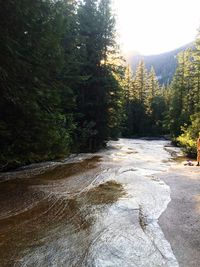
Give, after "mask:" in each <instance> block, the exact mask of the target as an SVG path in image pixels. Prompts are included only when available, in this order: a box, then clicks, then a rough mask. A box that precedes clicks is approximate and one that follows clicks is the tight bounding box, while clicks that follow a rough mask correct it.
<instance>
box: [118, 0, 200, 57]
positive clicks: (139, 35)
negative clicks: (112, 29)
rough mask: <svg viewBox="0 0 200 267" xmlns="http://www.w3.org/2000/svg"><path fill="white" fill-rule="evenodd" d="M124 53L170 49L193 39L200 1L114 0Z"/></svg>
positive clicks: (156, 51) (199, 13) (195, 32)
mask: <svg viewBox="0 0 200 267" xmlns="http://www.w3.org/2000/svg"><path fill="white" fill-rule="evenodd" d="M113 2H114V11H115V13H116V15H117V29H118V32H119V38H120V43H121V44H122V48H123V51H124V53H126V54H132V53H133V52H139V53H141V54H143V55H150V54H159V53H163V52H167V51H170V50H173V49H176V48H178V47H181V46H182V45H185V44H187V43H190V42H192V41H193V40H194V39H195V36H196V34H197V29H198V28H199V26H200V0H113Z"/></svg>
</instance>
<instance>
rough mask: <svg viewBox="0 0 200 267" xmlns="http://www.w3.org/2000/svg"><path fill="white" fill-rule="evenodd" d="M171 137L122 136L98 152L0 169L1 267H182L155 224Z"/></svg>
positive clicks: (162, 204) (166, 195) (164, 200)
mask: <svg viewBox="0 0 200 267" xmlns="http://www.w3.org/2000/svg"><path fill="white" fill-rule="evenodd" d="M170 150H171V151H175V150H176V149H175V148H172V147H170V145H169V142H168V141H163V140H139V139H120V140H118V141H111V142H109V143H108V147H107V148H106V149H104V150H102V151H100V152H99V153H96V154H80V155H77V156H74V157H70V158H69V159H68V160H66V161H63V162H54V163H51V164H48V163H46V164H44V166H43V165H42V164H40V165H37V164H36V165H33V166H31V167H28V168H24V169H21V170H19V171H16V172H12V173H4V174H1V175H0V180H1V182H0V259H1V262H0V265H1V266H2V267H10V266H12V267H13V266H17V267H18V266H23V267H25V266H28V267H30V266H31V267H108V266H109V267H118V266H120V267H121V266H123V267H129V266H131V267H132V266H134V267H135V266H137V267H158V266H160V267H161V266H163V267H164V266H165V267H177V266H178V262H177V260H176V258H175V256H174V254H173V252H172V249H171V246H170V244H169V243H168V241H167V240H166V239H165V236H164V234H163V232H162V230H161V228H160V226H159V224H158V219H159V217H160V216H161V214H162V213H163V212H164V210H165V209H166V208H167V205H168V203H169V202H170V188H169V186H167V185H166V184H165V183H164V182H163V181H162V180H160V179H159V178H158V177H159V175H160V174H161V173H164V172H166V171H167V170H168V168H169V167H170V165H171V164H173V163H172V161H171V159H172V156H171V153H170Z"/></svg>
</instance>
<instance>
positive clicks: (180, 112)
mask: <svg viewBox="0 0 200 267" xmlns="http://www.w3.org/2000/svg"><path fill="white" fill-rule="evenodd" d="M177 61H178V65H177V69H176V72H175V75H174V77H173V80H172V82H171V84H170V85H169V86H160V85H159V83H158V80H157V78H156V74H155V72H154V70H153V68H152V69H151V71H150V72H149V73H148V72H147V69H146V67H145V64H144V62H142V61H141V62H140V63H139V64H138V66H137V69H136V72H135V75H133V74H132V73H131V70H130V69H129V68H128V69H127V70H126V75H125V79H124V81H125V84H126V86H125V113H126V121H125V122H124V128H123V135H124V136H127V137H131V136H135V135H139V136H152V135H153V136H156V135H163V134H167V135H169V136H170V137H171V139H172V140H173V141H174V142H176V143H177V144H180V145H181V146H182V147H184V149H185V151H186V152H187V154H188V155H191V156H194V155H196V141H197V138H198V136H199V133H200V31H199V34H198V36H197V39H196V42H195V45H194V46H191V48H189V49H186V50H184V51H182V52H180V53H179V54H178V56H177Z"/></svg>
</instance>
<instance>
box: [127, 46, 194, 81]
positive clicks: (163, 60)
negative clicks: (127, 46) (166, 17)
mask: <svg viewBox="0 0 200 267" xmlns="http://www.w3.org/2000/svg"><path fill="white" fill-rule="evenodd" d="M191 47H193V43H190V44H187V45H184V46H182V47H180V48H178V49H176V50H173V51H170V52H167V53H163V54H159V55H152V56H142V55H135V56H132V57H131V58H130V60H129V61H130V62H131V66H132V69H133V71H134V72H135V70H136V67H137V65H138V63H139V62H140V61H141V60H144V62H145V65H146V67H147V69H148V70H150V68H151V66H153V67H154V69H155V72H156V75H157V77H158V79H159V82H160V84H168V83H169V82H171V80H172V78H173V75H174V73H175V71H176V67H177V54H178V53H180V52H181V51H184V50H186V49H187V48H191Z"/></svg>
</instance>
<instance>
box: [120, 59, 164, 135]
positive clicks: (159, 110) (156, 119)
mask: <svg viewBox="0 0 200 267" xmlns="http://www.w3.org/2000/svg"><path fill="white" fill-rule="evenodd" d="M123 87H124V92H125V94H124V98H125V114H126V116H125V119H124V123H123V132H122V134H123V136H125V137H132V136H135V135H137V136H159V135H161V134H163V133H164V130H163V129H164V128H163V120H164V113H165V112H166V109H167V105H166V100H165V97H164V95H163V91H162V90H161V88H160V86H159V83H158V80H157V78H156V75H155V71H154V69H153V68H152V69H151V71H150V72H149V73H148V72H147V70H146V68H145V65H144V62H140V63H139V65H138V67H137V70H136V74H135V76H133V74H132V73H131V72H130V68H129V67H128V68H127V69H126V70H125V75H124V84H123Z"/></svg>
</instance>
